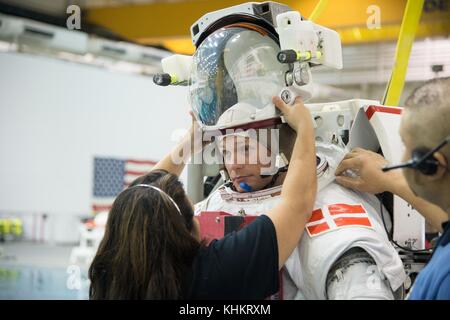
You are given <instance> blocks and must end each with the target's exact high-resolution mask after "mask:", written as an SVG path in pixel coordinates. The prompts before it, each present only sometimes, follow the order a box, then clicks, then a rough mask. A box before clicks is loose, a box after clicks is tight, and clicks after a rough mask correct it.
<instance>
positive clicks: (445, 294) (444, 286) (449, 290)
mask: <svg viewBox="0 0 450 320" xmlns="http://www.w3.org/2000/svg"><path fill="white" fill-rule="evenodd" d="M436 299H437V300H450V273H447V275H446V276H445V277H444V278H442V281H441V283H440V285H439V289H438V291H437V294H436Z"/></svg>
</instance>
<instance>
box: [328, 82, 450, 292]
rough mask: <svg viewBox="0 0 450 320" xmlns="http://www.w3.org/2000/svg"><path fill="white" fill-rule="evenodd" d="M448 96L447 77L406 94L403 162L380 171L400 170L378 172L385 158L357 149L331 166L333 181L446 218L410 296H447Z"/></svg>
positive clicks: (449, 259)
mask: <svg viewBox="0 0 450 320" xmlns="http://www.w3.org/2000/svg"><path fill="white" fill-rule="evenodd" d="M449 95H450V77H448V78H440V79H434V80H430V81H428V82H426V83H425V84H424V85H422V86H421V87H419V88H417V89H416V90H415V91H414V92H413V93H412V94H411V96H410V97H409V98H408V99H407V101H406V103H405V109H404V111H403V116H402V122H401V127H400V135H401V137H402V140H403V143H404V144H405V148H406V149H405V152H404V156H403V159H404V160H405V161H406V162H404V163H403V164H401V165H398V166H392V167H390V168H386V169H384V170H383V171H389V170H390V169H395V168H404V170H403V175H402V174H401V173H400V172H396V171H392V172H383V171H381V170H380V169H381V168H382V167H383V166H385V165H386V161H385V160H384V159H383V158H382V157H381V156H380V155H378V154H375V153H373V152H370V151H367V150H362V149H357V150H353V151H352V152H350V153H349V154H347V155H346V157H345V158H344V160H343V161H342V162H341V164H340V165H339V167H338V169H337V170H336V175H337V176H338V177H337V178H336V181H337V182H338V183H340V184H342V185H344V186H346V187H350V188H352V189H354V190H358V191H366V192H372V193H381V192H384V191H390V192H393V193H395V194H397V195H399V196H400V197H402V198H403V199H405V200H406V201H407V202H409V203H411V204H412V205H413V206H414V207H415V208H416V209H417V210H418V211H419V212H420V213H421V214H422V215H424V216H425V217H426V218H427V219H429V221H431V222H432V223H434V225H435V226H437V227H439V226H438V225H437V224H438V223H439V224H440V223H441V222H444V221H446V222H444V223H443V224H442V230H443V234H442V236H441V237H440V239H439V241H438V243H437V245H436V248H435V250H434V253H433V256H432V259H431V260H430V262H429V263H428V265H427V266H426V267H425V268H424V269H423V270H422V271H421V272H420V274H419V276H418V278H417V279H416V282H415V284H414V287H413V288H412V291H411V295H410V299H450V230H449V229H450V225H449V223H448V219H449V215H450V172H449V171H450V169H449V168H450V166H449V161H450V97H449ZM347 169H352V170H355V169H356V170H357V171H358V173H359V176H358V177H345V176H341V175H342V173H343V172H345V171H346V170H347ZM423 199H425V200H427V201H430V202H431V203H433V204H435V205H437V206H434V205H432V204H431V203H429V202H427V201H425V200H423ZM443 211H444V212H445V213H444V212H443Z"/></svg>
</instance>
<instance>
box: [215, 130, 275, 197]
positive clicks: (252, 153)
mask: <svg viewBox="0 0 450 320" xmlns="http://www.w3.org/2000/svg"><path fill="white" fill-rule="evenodd" d="M221 151H222V155H223V160H224V164H225V167H226V169H227V171H228V174H229V176H230V179H231V180H232V182H233V186H234V187H235V189H236V190H237V191H238V192H247V190H244V189H242V188H241V186H240V184H241V183H246V184H247V185H249V186H250V187H251V188H252V190H253V191H257V190H261V189H262V188H264V187H265V186H266V185H267V184H268V183H269V182H270V181H271V179H272V177H271V176H269V177H265V178H263V177H261V174H262V172H264V168H269V167H270V164H264V163H262V161H261V159H262V157H261V155H269V156H270V150H268V149H267V148H266V147H265V146H263V145H262V144H260V143H258V142H257V141H256V140H254V139H250V138H248V137H240V136H228V137H225V138H224V139H223V141H222V143H221Z"/></svg>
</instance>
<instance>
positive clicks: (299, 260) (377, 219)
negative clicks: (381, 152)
mask: <svg viewBox="0 0 450 320" xmlns="http://www.w3.org/2000/svg"><path fill="white" fill-rule="evenodd" d="M317 150H318V156H319V157H320V158H322V159H324V158H325V159H326V160H327V165H326V166H324V167H322V168H318V177H319V179H318V181H319V191H318V194H317V197H316V203H315V205H314V211H313V214H312V217H311V219H310V221H309V223H308V224H307V225H306V227H305V232H304V234H303V236H302V238H301V240H300V242H299V245H298V248H297V250H295V251H294V252H293V253H292V254H291V256H290V257H289V259H288V260H287V262H286V263H285V268H284V270H285V273H284V274H283V281H282V284H281V288H282V292H281V294H282V298H283V299H327V298H328V296H327V275H328V273H329V271H330V269H331V267H332V266H333V264H334V263H335V262H336V260H338V258H339V257H340V256H341V255H343V254H344V253H345V252H347V251H348V250H349V249H350V248H354V247H359V248H362V249H363V250H365V251H366V252H367V253H368V254H369V255H370V256H371V257H372V258H373V260H374V261H375V263H376V266H377V269H378V271H379V274H381V275H382V277H384V278H385V279H386V281H387V282H388V283H389V285H390V288H391V289H392V291H396V290H397V289H398V288H399V287H400V286H401V285H402V284H403V282H404V280H405V277H406V275H405V272H404V269H403V264H402V261H401V260H400V258H399V256H398V254H397V252H396V250H395V249H394V248H393V247H392V245H391V244H390V243H389V240H388V238H387V236H386V232H385V229H384V226H383V222H382V220H381V213H380V202H379V201H378V199H377V198H376V197H374V196H372V195H369V194H363V193H357V192H354V191H352V190H349V189H346V188H343V187H341V186H339V185H338V184H336V183H335V182H333V177H334V171H335V168H336V165H337V164H338V163H339V162H340V160H341V159H342V152H343V151H339V149H338V148H333V147H327V148H324V147H318V148H317ZM280 194H281V186H277V187H273V188H270V189H265V190H260V191H256V192H248V193H238V192H234V191H232V190H230V189H228V188H225V187H223V186H222V187H220V188H219V189H217V190H216V191H214V192H213V193H212V194H211V195H210V196H209V197H208V198H207V199H205V200H204V201H202V202H200V203H198V204H197V205H196V214H200V212H202V211H224V212H227V213H231V214H241V215H242V214H248V215H261V214H265V213H266V212H268V211H269V210H271V209H272V208H273V207H274V206H276V205H277V204H278V203H279V202H280V200H281V196H280ZM299 196H301V191H299ZM368 285H370V284H368ZM358 290H359V291H361V287H360V288H359V289H358ZM352 296H355V297H356V298H357V297H358V293H357V292H356V293H353V295H352Z"/></svg>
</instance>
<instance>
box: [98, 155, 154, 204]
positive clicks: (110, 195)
mask: <svg viewBox="0 0 450 320" xmlns="http://www.w3.org/2000/svg"><path fill="white" fill-rule="evenodd" d="M155 164H156V162H155V161H151V160H131V159H128V160H122V159H114V158H97V157H95V158H94V192H93V201H92V210H93V211H94V212H100V211H109V210H110V209H111V206H112V204H113V202H114V199H115V197H116V196H117V195H118V194H119V193H120V192H121V191H122V190H124V189H125V188H126V187H128V186H129V185H130V183H131V182H133V181H134V179H136V178H137V177H140V176H142V175H144V174H146V173H148V172H149V171H150V170H151V169H152V168H153V166H154V165H155Z"/></svg>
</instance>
